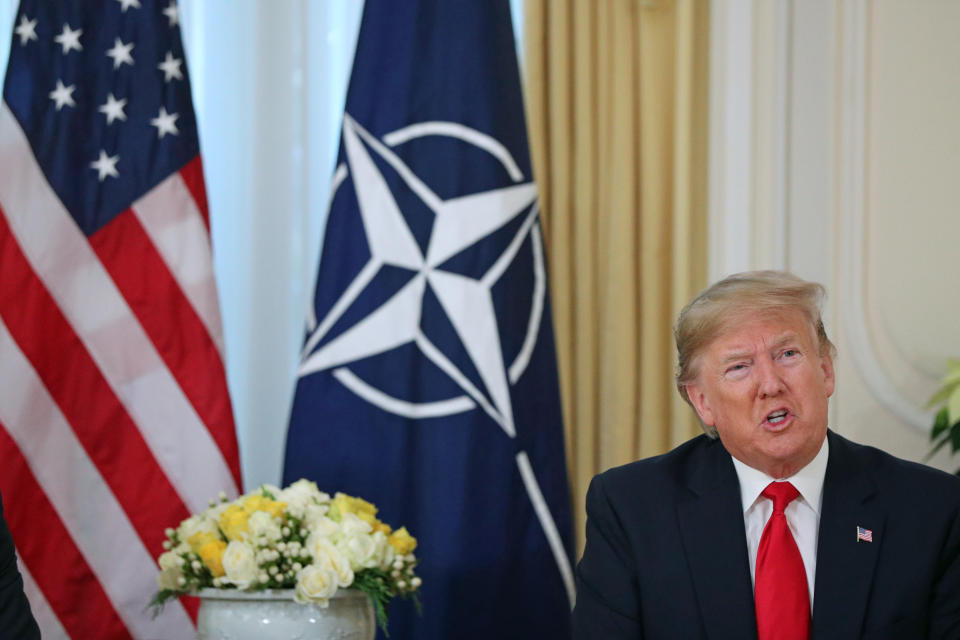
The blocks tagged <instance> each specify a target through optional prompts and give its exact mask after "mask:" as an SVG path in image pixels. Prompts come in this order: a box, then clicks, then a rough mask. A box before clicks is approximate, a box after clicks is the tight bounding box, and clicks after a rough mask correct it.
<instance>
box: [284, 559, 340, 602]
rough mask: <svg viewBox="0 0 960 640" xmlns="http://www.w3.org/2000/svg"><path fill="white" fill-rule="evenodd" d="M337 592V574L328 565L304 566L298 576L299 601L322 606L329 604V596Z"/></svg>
mask: <svg viewBox="0 0 960 640" xmlns="http://www.w3.org/2000/svg"><path fill="white" fill-rule="evenodd" d="M336 592H337V574H336V573H334V571H333V569H331V568H330V567H327V566H321V565H316V564H311V565H309V566H307V567H304V568H303V570H302V571H301V572H300V575H299V576H298V577H297V591H296V594H295V595H294V599H295V600H296V601H297V602H301V603H305V602H314V603H316V604H318V605H319V606H320V607H322V608H326V607H327V605H329V604H330V603H329V598H330V596H332V595H333V594H334V593H336Z"/></svg>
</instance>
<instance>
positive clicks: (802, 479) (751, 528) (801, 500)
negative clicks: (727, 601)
mask: <svg viewBox="0 0 960 640" xmlns="http://www.w3.org/2000/svg"><path fill="white" fill-rule="evenodd" d="M828 454H829V447H828V445H827V439H826V438H824V439H823V444H822V445H821V446H820V452H819V453H817V455H816V456H815V457H814V458H813V460H811V461H810V463H809V464H808V465H807V466H805V467H804V468H803V469H801V470H800V471H798V472H797V473H795V474H794V475H792V476H790V477H789V478H771V477H770V476H768V475H767V474H765V473H764V472H763V471H758V470H757V469H754V468H753V467H749V466H747V465H746V464H744V463H743V462H741V461H740V460H737V459H736V458H733V466H734V468H735V469H736V470H737V478H738V479H739V480H740V499H741V500H742V501H743V524H744V525H745V526H746V529H747V551H748V556H749V558H750V579H751V580H752V581H753V582H754V584H756V572H757V550H758V549H759V548H760V536H762V535H763V529H764V527H766V526H767V520H769V519H770V516H771V515H773V501H772V500H770V499H769V498H764V497H763V496H761V495H760V493H761V492H762V491H763V490H764V489H766V488H767V485H768V484H770V483H771V482H774V481H777V482H790V483H791V484H793V486H794V487H796V489H797V491H799V492H800V496H799V497H797V498H796V499H795V500H794V501H793V502H791V503H790V504H789V505H787V508H786V510H785V511H784V514H785V515H786V516H787V524H788V525H789V527H790V532H791V533H792V534H793V539H794V540H795V541H796V543H797V548H798V549H800V557H801V558H803V568H804V569H806V572H807V588H808V589H809V590H810V608H811V610H812V609H813V584H814V577H815V574H816V570H817V532H818V531H819V530H820V507H821V504H822V502H823V477H824V475H825V474H826V472H827V456H828Z"/></svg>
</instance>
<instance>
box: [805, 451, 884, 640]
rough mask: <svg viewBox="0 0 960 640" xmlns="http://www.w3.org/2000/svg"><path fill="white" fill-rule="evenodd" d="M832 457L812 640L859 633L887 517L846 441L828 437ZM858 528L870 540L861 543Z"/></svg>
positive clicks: (825, 491) (825, 488)
mask: <svg viewBox="0 0 960 640" xmlns="http://www.w3.org/2000/svg"><path fill="white" fill-rule="evenodd" d="M828 437H829V438H830V457H829V459H828V462H827V473H826V476H825V477H824V483H823V505H822V508H821V513H820V534H819V542H818V545H817V574H816V583H815V586H814V601H813V637H814V638H817V637H825V636H829V637H837V638H855V637H858V636H859V635H860V627H861V626H862V624H863V616H864V614H865V612H866V607H867V600H868V597H869V595H870V585H871V583H872V581H873V572H874V568H875V566H876V562H877V556H878V554H879V551H880V546H881V545H882V544H883V529H884V521H885V514H884V513H883V511H881V509H880V507H879V505H878V502H877V501H876V500H872V499H871V498H872V497H873V496H874V494H875V493H876V485H875V484H874V482H873V479H872V478H871V476H870V474H869V470H866V469H862V468H861V467H860V465H859V464H858V461H857V460H856V458H855V456H854V455H853V452H852V451H851V448H850V445H849V443H848V442H847V441H846V440H844V439H843V438H841V437H839V436H837V435H835V434H834V433H832V432H831V433H829V434H828ZM857 527H863V528H865V529H869V530H870V531H871V532H872V534H873V542H860V541H858V538H857Z"/></svg>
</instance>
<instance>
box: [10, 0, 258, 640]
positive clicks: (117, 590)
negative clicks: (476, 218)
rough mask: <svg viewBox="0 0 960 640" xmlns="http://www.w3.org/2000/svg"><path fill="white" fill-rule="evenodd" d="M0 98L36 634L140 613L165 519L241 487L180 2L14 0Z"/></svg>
mask: <svg viewBox="0 0 960 640" xmlns="http://www.w3.org/2000/svg"><path fill="white" fill-rule="evenodd" d="M15 24H16V26H15V29H14V36H13V41H12V45H11V53H10V61H9V65H8V68H7V75H6V82H5V85H4V92H3V104H2V106H0V214H2V215H0V460H2V464H0V492H2V495H3V501H4V506H5V514H6V517H7V521H8V524H9V526H10V529H11V531H12V533H13V536H14V540H15V541H16V543H17V550H18V553H19V556H20V561H21V570H22V572H23V574H24V581H25V589H26V591H27V595H28V597H29V599H30V601H31V607H32V609H33V611H34V615H35V616H36V617H37V619H38V622H39V623H40V625H41V629H42V630H43V632H44V637H46V638H56V637H73V638H123V637H137V638H161V637H169V638H182V637H190V636H191V635H192V633H193V630H192V623H191V619H190V618H191V615H193V614H192V613H191V612H188V611H187V610H186V608H185V607H184V606H183V605H181V604H180V603H170V604H168V606H167V607H166V608H165V609H164V610H163V612H162V614H161V615H160V616H159V617H158V618H156V619H151V617H150V615H149V613H148V612H147V611H146V610H145V609H146V604H147V603H148V602H149V600H150V597H151V595H152V593H153V592H154V591H155V590H156V583H155V578H156V574H157V567H156V563H155V558H156V557H157V556H158V555H159V554H160V553H161V552H162V542H163V539H164V529H165V528H166V527H169V526H176V524H177V523H178V522H180V520H182V519H183V518H185V517H187V516H188V515H189V514H190V513H191V512H197V511H200V510H202V509H203V508H205V507H206V505H207V501H208V500H209V499H210V498H212V497H214V496H216V495H217V494H218V493H219V492H220V491H221V490H224V491H226V492H227V494H228V495H231V496H232V495H236V493H237V490H238V489H239V488H240V486H241V480H240V466H239V456H238V449H237V441H236V434H235V430H234V424H233V416H232V411H231V407H230V401H229V397H228V395H227V387H226V377H225V373H224V366H223V340H222V334H221V328H220V316H219V310H218V307H217V297H216V287H215V282H214V277H213V270H212V261H211V251H210V234H209V219H208V213H207V202H206V195H205V190H204V184H203V170H202V166H201V160H200V152H199V143H198V139H197V131H196V122H195V117H194V113H193V106H192V102H191V96H190V85H189V79H188V76H187V69H186V63H185V60H184V52H183V45H182V42H181V39H180V31H179V20H178V12H177V6H176V4H175V3H174V2H172V1H171V0H162V1H161V2H153V1H151V0H99V1H94V0H71V1H58V2H50V1H48V0H47V1H44V0H24V1H23V2H22V3H21V5H20V8H19V10H18V13H17V16H16V20H15Z"/></svg>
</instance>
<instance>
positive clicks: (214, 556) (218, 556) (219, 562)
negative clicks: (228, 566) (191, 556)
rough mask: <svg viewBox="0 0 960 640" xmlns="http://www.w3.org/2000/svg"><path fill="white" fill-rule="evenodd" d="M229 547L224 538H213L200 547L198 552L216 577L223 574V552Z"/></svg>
mask: <svg viewBox="0 0 960 640" xmlns="http://www.w3.org/2000/svg"><path fill="white" fill-rule="evenodd" d="M226 548H227V543H226V542H224V541H223V540H211V541H209V542H207V543H206V544H205V545H203V546H202V547H200V550H199V551H198V552H197V553H198V554H199V555H200V559H201V560H203V564H205V565H207V568H208V569H210V573H212V574H213V577H214V578H219V577H220V576H222V575H223V552H224V550H225V549H226Z"/></svg>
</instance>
